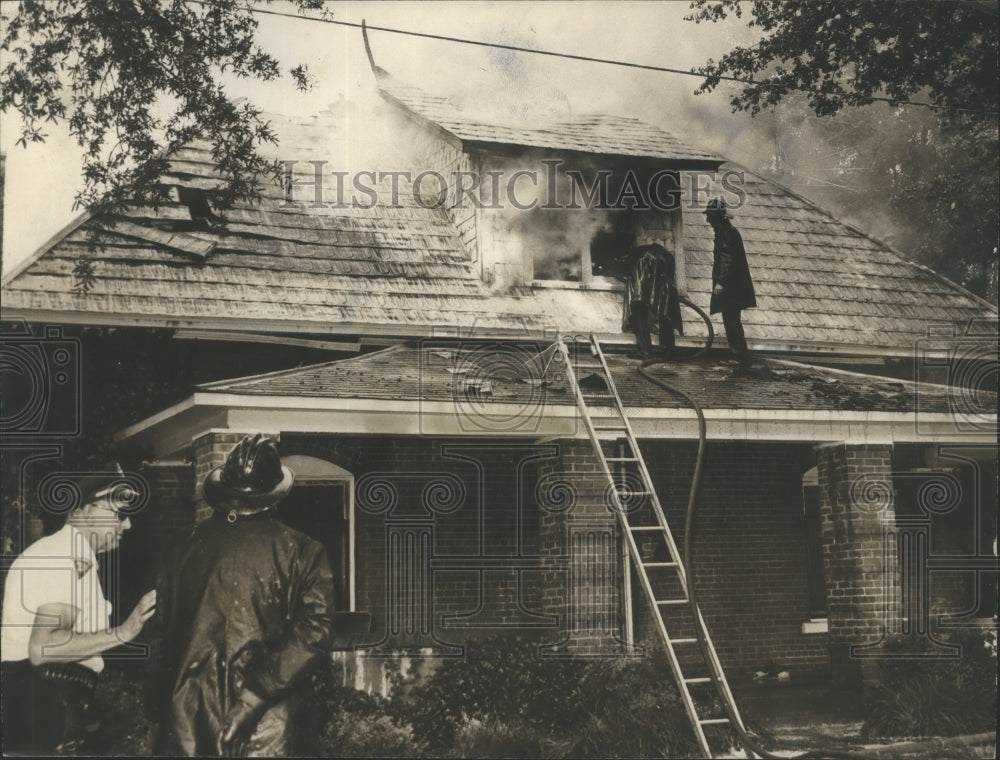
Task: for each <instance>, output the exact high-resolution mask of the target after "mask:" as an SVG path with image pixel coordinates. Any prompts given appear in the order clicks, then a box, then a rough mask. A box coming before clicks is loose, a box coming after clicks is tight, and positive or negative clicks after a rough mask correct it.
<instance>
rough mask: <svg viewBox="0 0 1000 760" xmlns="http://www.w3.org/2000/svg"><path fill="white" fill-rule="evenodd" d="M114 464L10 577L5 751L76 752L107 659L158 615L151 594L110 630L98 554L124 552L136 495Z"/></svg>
mask: <svg viewBox="0 0 1000 760" xmlns="http://www.w3.org/2000/svg"><path fill="white" fill-rule="evenodd" d="M113 468H114V469H113V470H110V471H108V472H104V473H101V474H97V475H88V476H87V477H84V478H81V479H80V481H79V482H78V484H77V485H78V488H79V497H80V498H79V501H78V506H77V507H76V508H74V509H73V510H72V511H71V512H70V513H69V515H68V517H67V519H66V524H65V525H64V526H63V528H62V529H61V530H59V531H58V532H56V533H54V534H52V535H50V536H46V537H45V538H42V539H40V540H38V541H36V542H35V543H33V544H32V545H31V546H29V547H28V548H27V549H25V550H24V552H23V553H22V554H21V555H20V556H19V557H18V558H17V559H16V560H15V561H14V563H13V564H12V565H11V568H10V570H9V572H8V574H7V580H6V582H5V585H4V599H3V625H2V629H0V659H2V660H3V662H2V675H3V752H4V754H9V753H17V754H52V753H55V752H60V753H63V754H65V753H67V752H72V751H73V750H74V749H75V748H76V747H77V746H78V745H79V742H80V739H81V734H82V720H81V718H82V714H83V711H84V710H85V708H86V706H87V703H88V702H89V700H90V697H91V695H92V693H93V689H94V687H95V686H96V684H97V677H98V674H99V673H100V672H101V670H102V669H103V668H104V660H103V659H102V657H101V654H102V653H103V652H106V651H108V650H109V649H113V648H114V647H116V646H119V645H120V644H124V643H126V642H129V641H132V640H133V639H135V638H136V636H138V635H139V632H140V631H141V630H142V627H143V624H144V623H145V622H146V620H147V619H149V617H150V616H151V615H152V614H153V610H154V607H155V604H156V592H155V591H150V592H149V593H147V594H146V595H145V596H143V597H142V599H141V600H140V601H139V603H138V604H137V605H136V607H135V609H134V610H133V611H132V613H131V614H130V615H129V616H128V618H127V619H126V620H125V622H124V623H122V624H121V625H120V626H118V627H116V628H111V627H110V625H109V624H110V615H111V605H110V604H109V603H108V601H107V600H106V599H105V598H104V593H103V591H102V590H101V584H100V580H99V578H98V574H97V555H98V554H102V553H104V552H108V551H111V550H112V549H116V548H118V545H119V544H120V543H121V539H122V536H123V535H124V534H125V531H127V530H128V529H129V528H131V527H132V525H131V522H130V521H129V517H128V514H127V511H126V510H127V509H128V507H129V506H130V505H132V504H134V503H135V498H136V496H137V492H136V491H135V489H134V488H133V487H132V485H131V484H130V483H129V482H128V479H127V478H126V477H125V475H124V473H123V472H122V470H121V467H120V466H118V465H117V464H115V465H113Z"/></svg>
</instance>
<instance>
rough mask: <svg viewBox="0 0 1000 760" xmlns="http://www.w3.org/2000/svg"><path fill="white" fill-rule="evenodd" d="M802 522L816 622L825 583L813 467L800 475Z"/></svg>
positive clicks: (823, 604)
mask: <svg viewBox="0 0 1000 760" xmlns="http://www.w3.org/2000/svg"><path fill="white" fill-rule="evenodd" d="M802 522H803V528H804V532H805V553H806V583H807V584H808V588H809V618H810V619H811V620H818V619H822V618H825V617H826V581H825V580H824V578H823V524H822V521H821V520H820V515H819V474H818V471H817V469H816V468H815V467H813V468H812V469H811V470H809V471H807V472H806V473H805V474H804V475H803V476H802Z"/></svg>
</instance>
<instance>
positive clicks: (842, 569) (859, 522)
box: [817, 443, 900, 686]
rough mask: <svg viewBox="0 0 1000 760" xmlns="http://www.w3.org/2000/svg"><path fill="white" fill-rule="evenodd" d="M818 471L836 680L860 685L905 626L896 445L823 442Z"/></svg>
mask: <svg viewBox="0 0 1000 760" xmlns="http://www.w3.org/2000/svg"><path fill="white" fill-rule="evenodd" d="M817 471H818V474H819V506H820V517H821V519H822V526H823V567H824V573H825V579H826V594H827V614H828V618H829V641H830V666H831V670H832V680H833V682H834V683H835V684H837V685H841V686H857V685H860V684H861V682H862V676H863V668H862V664H863V663H864V662H865V660H866V657H870V656H871V655H872V654H873V653H875V648H876V647H877V646H878V644H879V642H880V641H881V640H882V638H883V637H884V636H885V634H886V632H887V630H888V631H892V630H898V626H899V618H900V608H899V567H898V561H897V559H896V552H895V544H894V540H893V537H892V536H893V526H894V523H895V511H894V506H893V485H892V446H890V445H866V446H849V445H846V444H843V443H836V444H826V445H823V446H819V447H817Z"/></svg>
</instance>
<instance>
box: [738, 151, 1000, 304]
mask: <svg viewBox="0 0 1000 760" xmlns="http://www.w3.org/2000/svg"><path fill="white" fill-rule="evenodd" d="M726 163H728V164H733V165H734V166H737V167H739V168H740V169H743V170H744V171H746V172H748V173H749V174H752V175H753V176H754V177H756V178H757V179H759V180H761V181H762V182H767V183H768V184H771V185H774V186H775V187H777V188H779V189H780V190H781V191H782V192H785V193H787V194H788V195H791V196H792V197H793V198H797V199H798V200H800V201H802V202H803V203H805V204H806V205H807V206H809V207H810V208H812V209H813V210H814V211H818V212H819V213H821V214H822V215H823V216H826V217H828V218H830V219H832V220H833V221H834V222H836V223H837V224H840V225H843V226H844V227H846V228H847V229H849V230H851V231H852V232H854V233H856V234H858V235H860V236H861V237H863V238H865V239H866V240H870V241H871V242H873V243H875V244H876V245H879V246H881V247H882V248H884V249H885V250H886V251H888V252H889V253H891V254H892V255H893V256H895V257H896V258H897V259H899V260H900V261H902V262H903V263H905V264H909V265H910V266H914V267H916V268H917V269H922V270H923V271H924V272H927V273H928V274H930V275H932V276H934V277H936V278H937V279H939V280H941V281H942V282H944V283H945V284H946V285H948V286H950V287H951V288H953V289H955V290H958V291H961V292H962V293H964V294H965V295H967V296H969V298H972V299H973V300H975V301H977V302H978V303H979V304H980V305H983V306H986V307H987V308H989V309H990V310H992V311H993V312H994V313H997V305H996V304H994V303H990V302H989V301H987V300H986V299H985V298H983V297H982V296H977V295H976V294H975V293H973V292H972V291H970V290H968V289H966V288H964V287H962V286H961V285H959V284H958V283H957V282H955V281H953V280H950V279H948V278H947V277H945V276H944V275H943V274H941V273H940V272H938V271H936V270H934V269H931V268H930V267H929V266H927V265H925V264H920V263H918V262H916V261H912V260H911V259H909V258H908V257H907V256H906V254H905V253H903V252H902V251H900V250H898V249H897V248H895V247H893V246H892V245H890V244H889V243H887V242H885V241H884V240H882V239H880V238H877V237H875V236H874V235H872V234H871V233H869V232H866V231H865V230H863V229H861V228H860V227H858V226H856V225H854V224H851V223H850V222H845V221H844V220H843V219H841V218H840V217H838V216H836V215H834V214H833V212H831V211H827V210H826V209H825V208H823V207H822V206H820V205H819V204H818V203H816V202H815V201H813V200H810V199H809V198H807V197H806V196H804V195H802V194H801V193H798V192H796V191H795V190H792V189H791V188H790V187H788V186H786V185H784V184H782V183H781V182H778V181H777V180H774V179H771V178H769V177H765V176H764V175H762V174H759V173H757V172H755V171H754V170H753V169H750V168H748V167H746V166H744V165H743V164H741V163H739V162H738V161H732V160H729V159H726Z"/></svg>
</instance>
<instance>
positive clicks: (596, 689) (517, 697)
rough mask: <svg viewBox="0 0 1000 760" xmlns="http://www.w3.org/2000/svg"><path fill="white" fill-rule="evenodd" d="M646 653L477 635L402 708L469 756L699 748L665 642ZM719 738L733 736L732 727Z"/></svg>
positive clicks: (717, 741)
mask: <svg viewBox="0 0 1000 760" xmlns="http://www.w3.org/2000/svg"><path fill="white" fill-rule="evenodd" d="M649 651H650V654H649V655H647V656H646V657H604V658H595V659H587V660H583V659H561V658H559V659H556V658H546V657H542V656H540V655H539V653H538V648H537V645H533V644H531V643H530V642H527V641H525V640H523V639H519V638H506V637H495V638H491V639H488V640H486V641H484V642H482V643H481V644H470V645H469V647H468V656H466V657H463V658H456V659H454V660H445V661H444V662H443V663H442V665H441V666H440V667H439V668H438V669H437V670H435V671H434V672H433V673H432V674H430V675H429V676H427V677H426V678H425V679H424V680H423V681H422V682H421V683H418V684H415V685H413V686H412V687H411V688H410V689H408V692H407V694H406V696H405V697H404V698H401V699H398V700H396V703H395V704H394V709H395V710H396V711H397V715H398V716H399V718H400V719H402V720H405V721H408V722H409V723H410V724H411V725H412V726H413V730H414V734H415V735H416V737H417V738H418V740H420V741H422V742H424V743H426V745H427V747H428V749H429V751H430V752H432V753H441V752H448V751H454V752H457V753H458V754H459V755H460V756H466V757H663V756H668V757H675V756H685V755H687V756H690V755H697V754H698V748H697V745H696V744H695V740H694V734H693V732H692V730H691V726H690V724H689V723H688V719H687V715H686V713H685V711H684V707H683V704H682V703H681V700H680V697H679V695H678V692H677V690H676V687H675V686H674V682H673V676H672V674H671V672H670V670H669V667H668V665H667V663H666V658H665V656H664V655H663V654H662V650H661V649H660V648H659V647H658V646H657V647H650V648H649ZM712 740H713V745H715V746H719V747H725V746H729V745H731V743H732V742H731V741H730V740H729V736H728V734H727V732H726V731H716V732H713V734H712Z"/></svg>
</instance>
